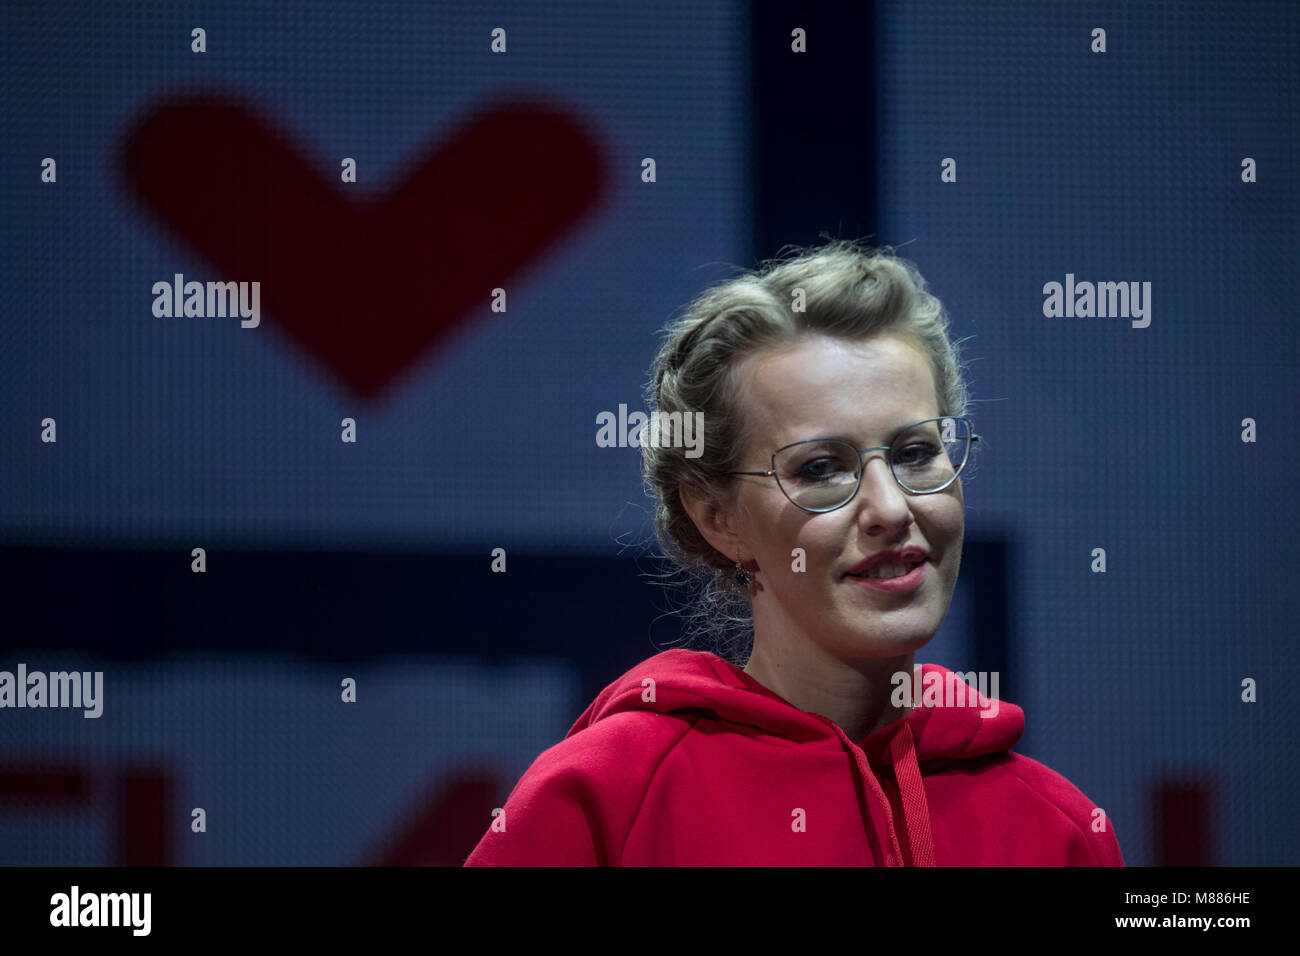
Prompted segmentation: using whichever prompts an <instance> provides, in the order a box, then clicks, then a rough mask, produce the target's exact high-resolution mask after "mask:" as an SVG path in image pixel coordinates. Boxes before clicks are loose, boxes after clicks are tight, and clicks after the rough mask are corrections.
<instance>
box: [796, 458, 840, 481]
mask: <svg viewBox="0 0 1300 956" xmlns="http://www.w3.org/2000/svg"><path fill="white" fill-rule="evenodd" d="M843 472H844V465H843V464H842V463H841V462H840V461H838V460H837V459H835V458H814V459H813V460H812V461H810V462H807V463H805V464H803V465H800V466H799V469H798V470H797V471H796V472H795V475H796V477H799V478H806V479H808V480H809V481H825V480H826V479H827V478H834V477H836V476H837V475H840V474H842V473H843Z"/></svg>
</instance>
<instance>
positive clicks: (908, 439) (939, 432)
mask: <svg viewBox="0 0 1300 956" xmlns="http://www.w3.org/2000/svg"><path fill="white" fill-rule="evenodd" d="M969 453H970V423H969V422H967V421H966V420H965V419H964V418H935V419H931V420H930V421H928V422H921V423H919V424H917V425H913V426H912V427H911V428H909V429H908V430H907V431H905V432H903V433H902V434H901V435H899V436H898V438H897V439H895V441H894V443H893V444H892V445H891V446H890V458H891V460H892V463H893V466H894V477H895V478H897V479H898V483H899V484H900V485H902V486H903V487H904V488H906V489H907V490H908V491H916V492H926V491H936V490H938V489H940V488H942V487H944V486H945V485H947V484H949V483H950V482H951V481H952V480H953V479H954V478H955V477H956V475H957V472H959V471H961V468H962V466H963V465H964V464H966V456H967V455H968V454H969Z"/></svg>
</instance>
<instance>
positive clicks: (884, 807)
mask: <svg viewBox="0 0 1300 956" xmlns="http://www.w3.org/2000/svg"><path fill="white" fill-rule="evenodd" d="M812 716H814V717H816V718H818V719H819V720H821V721H822V722H823V723H825V724H826V725H827V726H829V727H831V728H833V729H834V730H835V733H836V735H837V736H838V737H839V738H840V743H841V744H842V745H843V746H844V747H845V748H846V749H847V750H848V751H849V753H851V754H852V755H853V759H854V761H855V762H856V764H857V768H858V774H859V776H860V777H861V778H862V782H863V784H864V786H866V787H868V788H869V789H870V791H871V796H872V798H873V799H874V800H875V801H876V803H877V804H878V805H879V806H880V807H881V811H882V813H883V815H884V818H885V828H886V831H887V833H888V836H889V846H887V847H886V848H885V865H886V866H906V865H907V861H906V860H904V859H903V848H902V845H901V844H900V843H899V842H898V832H897V830H896V829H895V827H894V810H893V808H892V807H891V806H890V805H889V797H887V796H886V795H885V790H884V788H883V787H881V785H880V781H879V780H878V779H877V777H876V774H875V771H874V770H872V769H871V764H870V763H869V762H868V761H867V758H866V755H865V754H864V753H863V752H862V748H861V747H859V746H857V745H856V744H854V743H853V741H851V740H849V738H848V735H847V734H845V733H844V731H843V729H842V728H841V727H840V725H839V724H837V723H835V722H834V721H833V720H830V719H829V718H826V717H823V716H822V715H821V714H813V715H812ZM901 724H902V725H901V726H900V727H899V729H898V731H897V732H896V733H895V734H894V736H893V737H892V738H891V739H890V741H889V753H890V757H891V758H892V760H893V765H894V776H895V778H896V779H897V780H898V793H899V797H900V798H901V800H902V803H903V826H904V827H906V829H907V839H908V843H909V844H910V845H911V848H912V865H913V866H934V865H935V862H934V837H933V835H932V834H931V832H930V807H929V805H928V804H927V803H926V800H925V786H924V784H922V782H921V768H920V765H919V764H918V763H917V760H916V741H915V739H914V738H913V737H912V728H911V727H909V726H908V724H907V721H906V720H903V721H902V722H901Z"/></svg>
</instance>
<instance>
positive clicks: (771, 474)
mask: <svg viewBox="0 0 1300 956" xmlns="http://www.w3.org/2000/svg"><path fill="white" fill-rule="evenodd" d="M948 419H952V420H953V421H958V422H964V423H965V424H966V430H967V431H968V432H970V433H971V434H970V440H969V441H968V442H967V443H966V457H965V458H963V459H962V462H961V464H960V465H958V466H957V468H956V469H955V470H954V471H953V473H952V477H951V478H949V479H948V480H947V481H945V482H944V483H943V484H942V485H940V486H939V487H938V488H932V489H930V490H929V491H913V490H912V489H911V488H909V487H907V485H905V484H903V483H902V482H901V481H900V480H899V478H898V473H897V472H895V471H894V460H893V458H892V456H891V455H890V448H891V447H892V446H893V443H894V442H897V441H898V435H901V434H903V433H904V432H907V431H911V430H912V429H913V428H915V427H916V426H917V425H924V424H925V423H926V422H941V421H945V420H948ZM979 440H980V436H979V435H976V434H975V426H974V425H972V424H971V420H970V419H969V418H959V417H957V416H955V415H938V416H936V417H935V418H923V419H921V420H920V421H919V422H913V423H912V424H911V425H907V426H905V427H903V428H900V429H899V430H898V434H897V435H895V436H894V437H893V439H892V440H891V442H890V444H888V445H876V446H875V447H874V448H863V449H861V450H858V449H854V450H855V451H857V454H858V481H857V484H856V485H854V486H853V493H852V494H851V495H849V496H848V497H847V498H845V499H844V501H842V502H841V503H840V504H838V505H835V506H834V507H831V508H805V507H804V506H803V505H801V504H799V502H797V501H795V500H794V499H793V498H791V497H790V493H789V492H788V491H786V490H785V486H784V485H782V484H781V479H780V477H778V476H777V473H776V456H777V455H779V454H781V452H783V451H785V450H786V449H787V448H794V447H795V446H796V445H808V444H811V443H813V442H819V441H837V442H841V443H843V444H845V445H848V446H849V447H850V448H852V447H853V442H851V441H849V440H848V439H845V438H805V439H804V440H803V441H792V442H790V444H788V445H782V446H781V447H780V448H778V449H777V450H776V451H774V452H772V467H771V469H769V470H768V471H729V472H727V474H728V475H752V476H754V477H756V478H776V486H777V487H778V488H780V489H781V494H783V495H785V498H786V500H787V501H789V502H790V504H792V505H794V506H795V507H796V508H798V509H799V510H800V511H806V512H807V513H808V514H813V515H824V514H829V513H830V512H832V511H838V510H839V509H840V508H843V507H844V506H845V505H847V504H848V503H849V502H851V501H852V500H853V499H854V498H856V497H857V496H858V492H859V491H861V490H862V476H863V475H865V474H866V473H867V466H866V465H865V464H863V462H862V456H863V455H866V454H869V453H870V452H873V451H883V452H884V453H885V464H886V465H887V466H888V467H889V473H890V474H891V475H893V477H894V483H895V484H897V485H898V487H900V488H902V489H903V491H904V492H906V493H907V494H909V495H934V494H938V493H939V492H941V491H943V490H944V489H945V488H948V487H951V485H952V483H953V482H954V481H956V480H957V479H958V478H959V477H960V476H961V473H962V469H964V468H965V467H966V463H967V462H968V461H970V453H971V449H973V448H974V447H975V443H976V442H977V441H979Z"/></svg>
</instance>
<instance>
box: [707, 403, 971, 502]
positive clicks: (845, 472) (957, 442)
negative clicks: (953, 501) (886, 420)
mask: <svg viewBox="0 0 1300 956" xmlns="http://www.w3.org/2000/svg"><path fill="white" fill-rule="evenodd" d="M979 437H980V436H979V435H973V434H971V423H970V420H969V419H966V418H928V419H926V420H925V421H923V422H917V423H916V424H915V425H908V426H907V427H906V428H904V429H903V430H902V431H900V432H899V433H898V435H897V436H896V437H895V438H894V440H893V441H892V442H890V443H889V444H888V445H877V446H876V447H875V448H863V449H861V450H859V449H857V448H855V447H854V446H853V444H852V443H851V442H847V441H845V440H844V439H842V438H809V439H807V440H805V441H797V442H794V443H792V444H789V445H786V446H784V447H782V448H778V449H777V450H776V451H775V452H773V454H772V468H771V470H770V471H729V472H727V474H729V475H755V476H757V477H760V478H776V483H777V485H778V486H779V487H780V489H781V491H782V492H783V493H784V494H785V496H786V497H787V498H789V499H790V503H791V504H793V505H794V506H795V507H796V508H800V509H802V510H803V511H807V512H808V513H810V514H824V513H825V512H827V511H834V510H835V509H836V508H843V507H844V506H845V505H846V504H848V503H849V502H850V501H852V500H853V496H854V495H856V494H857V493H858V488H860V487H861V486H862V473H863V471H864V470H865V466H864V465H863V463H862V456H863V455H865V454H867V453H868V452H873V451H883V452H884V453H885V460H886V462H888V464H889V470H890V471H891V472H892V473H893V475H894V480H895V481H897V482H898V484H899V487H901V488H902V489H903V490H904V491H906V492H907V493H908V494H912V495H932V494H934V493H935V492H936V491H943V489H945V488H947V487H948V486H949V485H951V484H952V483H953V482H954V481H956V480H957V476H958V475H960V474H961V470H962V468H964V467H965V466H966V460H967V458H969V457H970V449H971V445H972V444H974V443H975V442H977V441H979Z"/></svg>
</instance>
